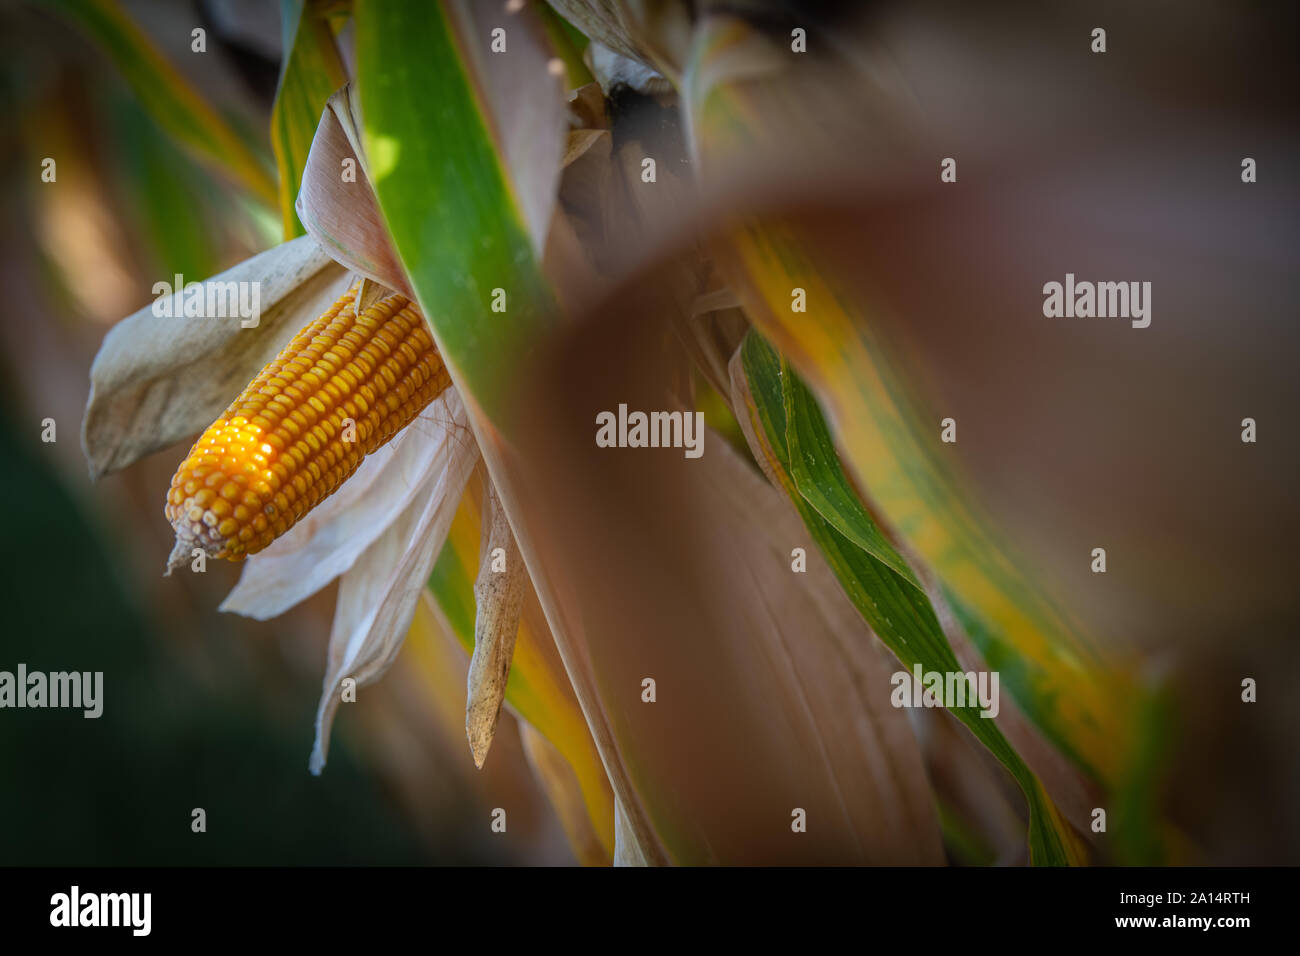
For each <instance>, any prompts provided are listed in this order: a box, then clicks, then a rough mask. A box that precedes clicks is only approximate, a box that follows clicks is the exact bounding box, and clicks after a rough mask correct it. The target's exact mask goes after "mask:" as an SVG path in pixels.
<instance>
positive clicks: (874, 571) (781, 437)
mask: <svg viewBox="0 0 1300 956" xmlns="http://www.w3.org/2000/svg"><path fill="white" fill-rule="evenodd" d="M740 358H741V367H742V369H743V372H744V382H745V385H746V391H747V395H746V396H745V407H744V409H743V411H747V412H748V414H749V417H750V424H751V426H752V427H753V432H754V435H755V437H756V438H757V440H758V442H759V444H760V445H761V451H762V453H763V456H764V458H765V459H766V463H767V465H768V466H769V469H770V470H771V472H772V473H773V474H774V475H775V477H776V478H777V480H778V482H779V483H780V484H781V485H782V487H783V488H784V490H785V492H786V493H787V494H788V495H789V496H790V499H791V501H792V502H794V505H795V508H796V509H797V510H798V511H799V514H800V517H801V518H802V519H803V522H804V524H805V526H806V527H807V528H808V531H809V533H810V534H811V535H812V537H813V540H814V541H815V542H816V543H817V546H818V548H819V549H820V550H821V552H822V554H823V555H824V556H825V558H826V560H827V562H828V563H829V564H830V566H831V568H832V570H834V572H835V575H836V577H837V578H838V579H839V581H840V584H841V585H842V586H843V588H844V590H845V593H847V594H848V596H849V598H850V599H851V600H852V601H853V603H854V605H855V606H856V607H857V608H858V611H859V612H860V613H861V614H862V616H863V618H865V619H866V621H867V622H868V623H869V624H870V625H871V627H872V628H873V629H874V630H875V632H876V634H877V635H878V636H879V637H880V639H881V641H882V642H884V644H885V646H887V647H888V648H889V649H890V650H891V651H893V652H894V654H895V655H896V656H897V657H898V659H899V660H900V661H901V662H902V663H903V665H904V666H905V667H906V668H908V669H909V670H910V669H911V668H912V667H913V665H915V664H920V665H921V667H922V669H923V670H924V671H939V672H948V671H961V670H962V667H961V665H960V664H959V663H958V661H957V656H956V654H954V653H953V650H952V647H951V646H950V645H949V643H948V639H947V637H946V636H945V635H944V633H943V629H942V628H941V626H940V625H939V621H938V618H937V617H936V616H935V613H934V609H933V608H932V607H931V605H930V601H929V599H928V598H927V597H926V596H925V593H924V591H922V590H921V589H920V587H919V586H918V584H917V582H916V578H915V577H914V576H913V575H912V574H911V573H910V572H909V573H908V574H906V575H905V574H903V573H902V572H900V571H898V570H896V569H895V568H894V567H892V566H891V564H890V563H886V562H885V561H884V560H882V559H881V558H880V557H877V556H876V554H875V553H874V550H872V549H869V548H865V547H863V546H862V545H860V544H858V543H857V539H858V538H862V539H864V540H866V541H868V542H872V543H877V542H879V541H884V536H883V534H881V532H880V531H879V529H878V528H876V527H874V524H873V525H872V526H871V527H868V526H867V525H868V523H870V522H871V519H870V516H869V515H868V514H867V512H866V509H865V508H862V507H861V506H860V505H859V507H858V509H856V510H855V509H852V508H851V507H850V506H849V505H848V504H847V503H846V502H843V501H840V503H839V505H838V506H837V507H836V508H834V509H832V510H834V511H835V512H836V515H837V522H835V523H833V522H832V521H831V520H829V519H828V518H827V517H825V516H824V515H823V514H822V513H821V512H820V511H819V510H818V509H817V508H816V507H814V506H813V504H812V503H811V501H810V500H809V499H808V498H806V497H805V496H804V494H802V493H801V490H800V487H799V486H798V485H797V484H796V482H795V480H794V478H793V477H792V476H791V471H792V456H791V436H792V435H793V436H797V437H796V438H795V443H796V445H797V446H798V447H799V448H800V450H801V451H800V454H801V456H802V457H803V459H804V460H803V462H802V464H801V465H800V467H801V468H802V469H803V470H804V472H805V476H804V487H810V485H812V484H817V485H819V486H820V490H818V491H816V492H814V494H813V497H815V498H817V499H819V500H825V501H835V500H837V499H838V498H840V496H841V493H842V492H843V489H844V488H845V487H847V479H846V478H844V477H843V475H840V476H839V477H827V478H825V479H824V480H819V479H820V478H821V476H826V475H829V473H830V472H832V471H834V470H838V469H839V467H840V466H839V462H838V459H836V458H833V457H829V458H828V457H822V454H818V453H816V452H813V451H812V449H822V451H823V453H826V450H827V449H829V453H831V454H833V447H832V446H830V444H829V437H827V439H826V441H825V442H824V443H823V442H822V441H821V439H820V438H818V437H817V436H818V435H819V433H823V432H826V424H825V422H824V421H820V420H818V421H795V420H794V419H795V418H799V419H811V418H812V417H813V416H814V415H815V416H816V417H817V418H818V419H820V412H819V410H817V408H816V405H815V403H811V401H810V400H808V399H806V398H805V396H806V388H805V387H804V386H803V385H802V383H799V382H797V380H796V376H795V374H794V372H793V370H792V369H791V368H790V367H789V365H787V364H786V363H785V362H784V360H783V359H782V358H781V357H780V356H779V355H778V354H777V352H776V351H775V350H774V349H773V348H772V347H771V346H770V345H769V344H768V343H767V342H766V341H765V340H764V339H763V338H762V336H760V335H758V334H757V333H754V332H751V333H750V334H749V335H748V336H747V337H746V339H745V342H744V345H743V346H742V347H741V351H740ZM827 436H828V433H827ZM800 438H802V439H803V440H802V442H800ZM828 507H829V506H828ZM848 516H851V517H852V521H851V522H850V521H848ZM839 523H843V524H851V525H852V526H853V529H854V534H853V535H852V536H849V535H846V534H845V533H843V532H842V531H841V530H840V529H839V527H838V524H839ZM885 543H886V544H887V543H888V542H885ZM889 552H890V554H891V555H892V557H893V559H894V560H896V561H901V560H902V559H901V557H900V556H899V555H897V553H896V552H894V551H893V549H892V547H890V548H889ZM950 709H951V711H952V713H953V714H954V715H955V716H956V717H957V719H958V720H960V721H961V722H962V723H964V724H965V725H966V726H967V727H968V728H969V729H970V731H971V732H972V733H973V734H974V735H975V736H976V737H977V738H978V739H979V740H980V741H981V742H982V743H983V744H984V745H985V746H986V747H988V748H989V750H990V751H991V752H992V753H993V755H994V756H995V757H997V759H998V760H999V761H1000V762H1001V763H1002V765H1003V766H1004V767H1006V768H1007V770H1008V771H1009V772H1010V773H1011V775H1012V776H1013V777H1014V778H1015V780H1016V782H1017V783H1018V784H1019V785H1020V788H1021V790H1022V791H1024V794H1025V798H1026V800H1027V801H1028V805H1029V817H1030V821H1029V848H1030V856H1031V859H1032V860H1033V862H1034V863H1035V864H1042V865H1066V864H1070V863H1076V862H1080V853H1079V848H1078V847H1077V845H1076V842H1075V837H1074V836H1073V834H1072V833H1071V832H1070V830H1069V827H1068V824H1066V823H1065V821H1064V820H1063V819H1062V817H1061V815H1060V813H1059V812H1058V811H1057V809H1056V807H1055V806H1054V805H1053V804H1052V802H1051V800H1050V798H1049V797H1048V796H1047V794H1046V792H1045V791H1044V790H1043V787H1042V785H1041V784H1040V783H1039V781H1038V779H1037V778H1036V777H1035V776H1034V774H1033V772H1032V771H1030V769H1029V768H1028V766H1026V765H1025V763H1024V761H1023V760H1022V759H1021V758H1020V756H1019V754H1017V753H1016V751H1015V749H1014V748H1013V747H1012V746H1011V744H1010V743H1009V742H1008V741H1007V739H1006V738H1005V737H1004V736H1003V735H1002V732H1001V731H1000V730H999V729H998V728H997V725H996V724H994V722H993V721H992V720H991V719H987V718H983V717H981V716H980V714H979V707H978V705H976V706H973V707H972V706H965V707H953V708H950Z"/></svg>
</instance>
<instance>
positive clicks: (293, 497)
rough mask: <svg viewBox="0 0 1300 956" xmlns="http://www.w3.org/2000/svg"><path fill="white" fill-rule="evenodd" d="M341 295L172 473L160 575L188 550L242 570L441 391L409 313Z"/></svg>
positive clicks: (445, 378) (441, 378)
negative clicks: (171, 533) (169, 537)
mask: <svg viewBox="0 0 1300 956" xmlns="http://www.w3.org/2000/svg"><path fill="white" fill-rule="evenodd" d="M355 296H356V289H355V288H353V289H351V290H349V291H348V292H346V293H344V295H343V296H342V297H341V298H340V299H339V300H338V301H337V302H335V303H334V305H333V306H331V307H330V309H329V310H328V311H327V312H325V314H324V315H322V316H321V317H320V318H318V319H317V320H316V321H315V322H313V323H311V325H309V326H307V328H305V329H303V330H302V331H301V332H300V333H298V335H297V336H296V337H295V338H294V339H293V341H292V342H290V343H289V344H288V345H287V346H285V348H284V350H283V351H281V352H280V354H279V355H278V356H277V357H276V358H275V360H274V361H272V362H271V363H270V364H269V365H267V366H266V368H264V369H263V370H262V372H261V374H259V375H258V376H257V378H255V379H254V380H253V381H252V382H251V383H249V385H248V387H247V388H245V389H244V391H243V392H242V393H241V394H240V396H239V397H238V398H237V399H235V401H234V402H233V403H232V404H231V405H230V407H229V408H227V409H226V411H225V412H224V413H223V414H222V415H221V417H220V418H218V419H217V420H216V421H215V422H213V424H212V425H211V426H210V427H209V428H208V429H207V431H205V432H204V433H203V434H202V435H201V436H200V437H199V440H198V441H197V442H195V444H194V447H193V448H191V449H190V453H189V455H187V456H186V458H185V460H184V461H183V462H182V463H181V465H180V467H179V468H178V469H177V471H176V474H175V476H173V478H172V483H171V488H170V489H169V490H168V492H167V504H166V508H165V513H166V516H167V519H168V521H170V522H171V524H172V527H173V528H174V529H175V531H176V544H175V546H174V547H173V548H172V552H171V554H170V556H169V557H168V559H167V570H166V572H165V574H170V573H171V572H172V571H173V570H175V569H176V568H178V567H181V566H182V565H184V564H185V563H186V562H187V561H188V560H189V559H190V556H191V555H192V553H193V551H194V549H199V550H201V551H202V552H203V553H204V554H205V555H207V556H209V557H213V558H224V559H227V560H230V561H242V560H243V559H244V558H245V557H247V556H248V555H250V554H255V553H256V552H258V551H260V550H262V549H263V548H265V547H266V546H267V545H269V544H270V543H271V542H272V541H274V540H275V539H276V538H278V537H279V536H280V535H282V534H284V533H285V532H286V531H288V530H289V528H291V527H293V525H294V524H296V523H297V522H298V520H299V519H301V518H302V517H303V516H304V515H306V514H307V512H309V511H311V509H313V508H315V507H316V506H317V505H318V504H320V503H321V502H322V501H323V500H324V499H325V498H327V497H329V495H331V494H333V493H334V491H336V490H337V489H338V488H339V487H340V486H341V485H342V484H343V482H344V481H346V480H347V479H348V478H349V477H351V476H352V474H353V473H354V472H355V471H356V470H357V468H359V467H360V466H361V462H362V460H363V459H364V458H365V456H366V455H369V454H370V453H371V452H373V451H375V450H377V449H378V448H380V447H381V446H382V445H384V444H385V443H387V442H388V441H389V440H390V439H391V438H392V437H393V436H394V435H396V434H397V433H398V432H400V431H401V430H402V429H403V428H405V427H406V426H407V425H409V424H410V423H411V422H412V421H414V420H415V418H416V416H418V415H419V414H420V412H421V411H423V410H424V408H425V407H426V406H427V405H428V404H429V403H430V402H432V401H433V400H434V399H435V398H437V397H438V396H439V395H440V394H442V392H443V390H444V389H446V388H447V386H448V385H449V384H450V383H451V380H450V377H449V375H448V373H447V370H446V368H445V366H444V365H443V362H442V357H441V356H440V355H439V354H438V350H437V348H436V347H435V346H434V344H433V339H432V337H431V336H430V334H429V331H428V328H427V327H426V325H425V322H424V317H423V316H421V315H420V313H419V311H418V310H417V309H416V307H415V306H414V304H412V303H411V302H410V301H409V300H408V299H406V298H405V297H404V296H401V295H390V296H387V297H385V298H383V299H381V300H379V301H378V302H375V303H374V304H373V305H371V306H369V307H368V308H365V309H363V310H362V312H361V314H360V315H358V314H357V311H356V307H355Z"/></svg>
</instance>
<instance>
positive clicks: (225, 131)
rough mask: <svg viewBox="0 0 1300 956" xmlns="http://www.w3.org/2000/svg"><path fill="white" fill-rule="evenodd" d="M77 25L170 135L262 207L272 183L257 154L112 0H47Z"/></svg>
mask: <svg viewBox="0 0 1300 956" xmlns="http://www.w3.org/2000/svg"><path fill="white" fill-rule="evenodd" d="M51 6H53V7H54V8H55V9H57V10H59V11H60V12H62V13H63V14H64V15H65V16H67V17H68V18H69V20H71V21H72V22H73V23H75V24H76V25H77V26H78V27H80V28H81V29H82V30H83V31H84V32H85V33H86V34H87V35H88V36H89V37H90V38H91V39H92V40H93V41H94V42H95V43H96V44H98V46H99V47H100V49H102V50H103V51H104V53H105V54H106V55H107V56H108V58H109V59H110V60H112V62H113V64H114V65H115V66H116V67H117V69H118V70H119V71H120V72H121V74H122V76H123V77H124V78H125V79H126V81H127V83H129V84H130V86H131V89H132V90H134V92H135V95H136V96H137V97H139V99H140V103H141V105H143V106H144V108H145V109H146V110H147V111H148V112H149V114H150V115H151V116H153V118H154V119H155V120H156V121H157V122H158V124H159V125H160V126H162V128H163V129H165V130H166V131H167V132H168V133H169V134H170V135H171V136H173V137H174V138H175V139H177V140H178V141H179V142H181V143H183V144H185V145H186V146H187V147H189V148H190V149H192V150H194V152H195V153H197V154H198V155H199V156H200V157H202V158H203V159H205V160H207V161H208V162H211V163H213V164H214V165H216V166H217V167H218V168H219V169H223V170H224V171H226V172H227V173H228V174H229V175H231V176H232V177H234V178H235V179H236V180H237V181H238V182H240V183H241V184H242V185H243V186H244V187H245V188H247V189H248V190H249V191H250V192H251V193H252V194H253V195H254V196H256V197H257V198H258V199H259V200H261V201H262V202H265V203H267V204H268V205H274V203H275V201H276V188H275V182H274V180H273V179H272V178H271V175H270V173H269V172H268V169H267V165H266V164H265V163H264V162H263V160H262V158H261V157H260V156H258V155H257V153H256V152H255V151H254V150H253V149H252V148H251V147H249V146H248V144H247V143H245V142H244V140H243V139H242V138H241V137H240V135H239V134H238V133H237V132H236V131H235V129H234V128H233V127H232V126H231V125H230V124H229V123H228V122H227V121H226V120H225V119H224V118H222V116H221V115H220V114H219V113H218V112H217V111H216V110H215V109H213V108H212V106H211V105H210V104H209V103H208V102H207V101H206V100H204V99H203V97H202V96H201V95H200V94H199V92H198V90H196V89H195V88H194V87H193V85H191V84H190V82H189V81H188V80H186V79H185V77H184V76H182V75H181V73H180V72H179V71H178V70H177V69H176V68H175V67H174V66H173V65H172V64H171V63H169V62H168V61H167V59H166V57H164V56H163V54H162V53H161V51H159V49H158V48H157V47H156V46H155V45H154V43H153V42H152V41H151V40H150V39H149V38H148V37H147V36H146V35H145V34H144V32H143V31H142V30H140V28H139V27H137V26H136V25H135V24H134V23H133V22H132V21H131V18H130V17H129V16H127V14H126V13H125V12H124V11H123V10H122V8H121V7H120V6H118V4H117V3H115V2H113V0H51Z"/></svg>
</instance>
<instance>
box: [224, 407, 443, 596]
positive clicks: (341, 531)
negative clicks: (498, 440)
mask: <svg viewBox="0 0 1300 956" xmlns="http://www.w3.org/2000/svg"><path fill="white" fill-rule="evenodd" d="M464 424H465V412H464V408H463V406H462V404H461V400H460V394H459V393H458V392H457V391H456V389H455V388H454V387H452V388H449V389H447V391H446V392H444V393H443V394H442V395H441V396H440V397H439V398H438V399H436V400H435V401H434V402H432V403H431V404H430V405H429V407H428V408H426V409H425V410H424V411H423V412H421V413H420V415H419V417H418V418H416V420H415V421H414V422H412V423H411V424H410V425H409V426H407V428H405V429H404V430H403V431H402V432H401V433H400V434H398V435H397V437H396V438H394V439H393V440H392V441H390V442H389V443H388V444H387V445H384V446H383V447H382V448H379V449H377V450H376V451H374V452H373V453H371V454H370V455H368V456H367V457H366V460H365V461H364V462H362V463H361V467H360V468H358V469H357V471H356V474H354V475H353V476H352V477H351V478H349V479H348V480H347V481H345V482H344V483H343V486H342V487H341V488H339V490H338V491H336V492H335V493H334V494H332V495H331V496H330V497H328V498H326V499H325V500H324V501H323V502H321V504H320V505H318V506H317V507H316V509H315V510H313V511H312V512H311V513H310V514H308V515H307V516H306V517H304V518H303V519H302V520H301V521H299V522H298V523H297V524H296V525H294V526H293V527H292V528H290V529H289V530H288V531H287V532H285V534H283V535H282V536H280V537H279V538H277V539H276V540H275V541H273V542H272V543H271V544H270V546H269V547H267V548H266V549H265V550H264V551H260V552H258V553H257V554H254V555H252V556H250V557H249V559H248V560H247V561H246V562H245V563H244V569H243V573H242V574H241V575H240V578H239V584H238V585H236V586H235V589H234V590H233V591H231V592H230V594H229V596H227V598H226V600H225V601H224V602H223V603H222V605H221V610H223V611H232V612H234V613H236V614H243V615H246V616H247V617H252V618H257V619H258V620H266V619H267V618H272V617H276V616H277V615H279V614H283V613H284V612H285V611H287V610H288V609H289V608H291V607H293V606H294V605H295V604H298V603H299V602H300V601H304V600H306V599H307V598H308V597H310V596H311V595H313V594H315V593H316V592H317V591H319V590H320V589H321V588H323V587H325V585H327V584H329V582H330V581H332V580H334V579H335V578H336V577H338V576H339V575H340V574H343V573H345V572H346V571H347V570H348V569H349V568H351V567H352V566H353V564H354V563H355V562H356V560H357V558H358V557H360V555H361V554H362V552H364V551H365V550H366V549H367V548H368V547H369V546H370V545H371V544H372V543H373V542H374V541H375V539H377V538H378V537H379V536H380V535H381V534H382V533H383V532H384V530H385V529H386V528H388V527H389V525H391V524H392V523H393V522H394V521H395V520H396V519H397V517H398V516H399V515H400V514H401V513H402V511H403V510H405V509H406V507H407V506H408V505H409V504H410V503H411V501H412V500H413V499H414V498H415V496H416V494H417V492H419V490H420V488H421V486H422V484H423V482H424V481H425V480H426V478H427V476H428V475H430V474H435V473H437V472H439V471H440V470H441V469H443V468H444V467H445V466H446V463H447V462H448V461H449V460H450V459H451V458H452V457H453V456H455V455H457V454H460V445H461V444H462V443H463V442H464V441H465V440H466V436H465V434H464V433H463V431H462V429H463V428H464ZM449 425H452V426H453V427H449Z"/></svg>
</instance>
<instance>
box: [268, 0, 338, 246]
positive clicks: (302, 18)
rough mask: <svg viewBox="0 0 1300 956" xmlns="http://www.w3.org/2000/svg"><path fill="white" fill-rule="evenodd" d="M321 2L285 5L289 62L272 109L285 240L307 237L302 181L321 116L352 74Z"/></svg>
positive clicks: (286, 1) (284, 0)
mask: <svg viewBox="0 0 1300 956" xmlns="http://www.w3.org/2000/svg"><path fill="white" fill-rule="evenodd" d="M322 6H323V5H322V4H321V3H320V2H319V0H307V2H306V3H304V2H303V0H280V19H281V25H282V33H283V38H284V50H285V54H284V63H283V66H282V68H281V70H280V83H279V86H278V88H277V89H276V93H275V107H274V108H273V109H272V110H271V148H272V149H273V150H274V151H275V165H276V169H277V171H278V172H279V175H280V188H279V208H280V217H281V219H282V220H283V222H284V238H285V239H293V238H294V237H296V236H301V235H302V234H303V232H304V230H303V227H302V223H300V222H299V221H298V215H297V213H295V212H294V208H293V204H294V200H295V199H296V198H297V195H298V187H299V185H300V184H301V182H302V171H303V167H304V166H305V165H306V163H307V153H308V151H309V150H310V149H311V141H312V138H313V137H314V136H315V135H316V126H317V124H318V123H319V122H320V116H321V111H322V110H324V109H325V101H326V100H328V99H329V97H330V94H331V93H333V92H334V91H335V90H337V89H338V88H339V87H340V86H342V85H343V84H344V83H346V82H347V72H346V71H345V70H344V67H343V61H342V59H340V57H339V52H338V47H337V46H336V45H335V43H334V34H333V32H332V31H331V30H330V25H329V21H328V20H327V19H326V18H325V16H324V15H323V12H322V9H321V8H322Z"/></svg>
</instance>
